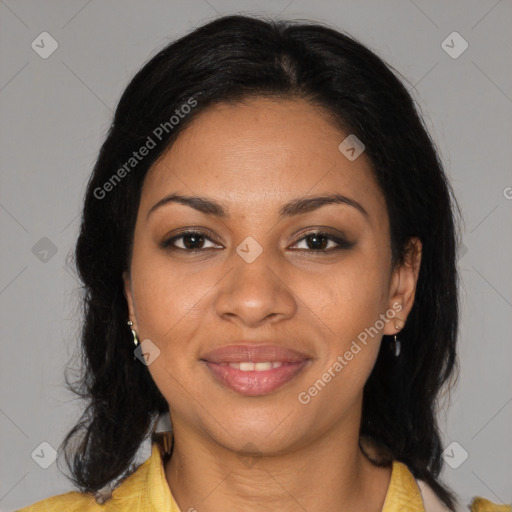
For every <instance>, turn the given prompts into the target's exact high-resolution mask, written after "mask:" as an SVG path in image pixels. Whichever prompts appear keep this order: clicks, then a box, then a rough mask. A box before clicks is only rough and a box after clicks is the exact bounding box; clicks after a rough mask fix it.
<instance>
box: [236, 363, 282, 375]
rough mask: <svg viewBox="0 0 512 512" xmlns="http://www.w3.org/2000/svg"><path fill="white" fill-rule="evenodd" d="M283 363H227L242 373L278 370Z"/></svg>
mask: <svg viewBox="0 0 512 512" xmlns="http://www.w3.org/2000/svg"><path fill="white" fill-rule="evenodd" d="M282 364H283V363H281V362H280V361H265V362H260V363H253V362H250V361H248V362H243V363H229V366H231V368H236V369H237V370H242V371H243V372H252V371H257V372H259V371H264V370H271V369H272V368H279V367H280V366H282Z"/></svg>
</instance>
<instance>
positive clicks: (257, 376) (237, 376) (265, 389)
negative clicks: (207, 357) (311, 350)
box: [205, 360, 308, 396]
mask: <svg viewBox="0 0 512 512" xmlns="http://www.w3.org/2000/svg"><path fill="white" fill-rule="evenodd" d="M205 363H206V366H208V368H209V369H210V370H211V372H212V374H213V376H214V377H215V378H216V379H217V380H218V381H219V382H220V383H221V384H224V385H225V386H227V387H228V388H230V389H232V390H233V391H236V392H238V393H240V394H242V395H246V396H260V395H266V394H268V393H271V392H272V391H275V390H276V389H278V388H280V387H281V386H284V385H285V384H286V383H287V382H289V381H291V380H292V379H293V378H294V377H295V376H296V375H297V374H298V373H300V372H301V371H302V370H303V368H304V367H305V366H306V364H307V363H308V360H304V361H298V362H295V363H283V364H282V365H281V366H279V367H278V368H271V369H270V370H262V371H256V370H253V371H248V372H244V371H242V370H239V369H238V368H233V367H232V366H229V365H220V364H217V363H212V362H210V361H205Z"/></svg>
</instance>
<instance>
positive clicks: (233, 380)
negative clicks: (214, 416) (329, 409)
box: [201, 345, 311, 396]
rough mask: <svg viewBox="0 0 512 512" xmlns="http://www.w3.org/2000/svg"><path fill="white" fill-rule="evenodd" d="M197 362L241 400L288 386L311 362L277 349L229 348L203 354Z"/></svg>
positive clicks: (268, 347)
mask: <svg viewBox="0 0 512 512" xmlns="http://www.w3.org/2000/svg"><path fill="white" fill-rule="evenodd" d="M201 361H203V362H204V363H205V365H206V367H207V368H208V369H209V371H210V374H211V375H212V376H213V378H214V379H215V380H216V381H217V382H219V383H220V384H222V385H223V386H226V387H228V388H230V389H232V390H233V391H236V392H237V393H239V394H242V395H245V396H261V395H266V394H269V393H272V392H273V391H276V390H277V389H279V388H281V387H282V386H284V385H285V384H287V383H288V382H290V381H291V380H292V379H294V378H295V377H296V376H297V375H298V374H299V373H301V372H302V371H303V370H304V368H305V367H306V366H308V365H309V363H310V361H311V359H310V358H309V357H308V356H307V355H305V354H302V353H300V352H297V351H296V350H292V349H287V348H285V347H282V346H277V345H231V346H226V347H221V348H219V349H216V350H214V351H212V352H209V353H208V354H205V355H204V356H203V357H202V358H201Z"/></svg>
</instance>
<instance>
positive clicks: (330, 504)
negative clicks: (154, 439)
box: [165, 424, 391, 512]
mask: <svg viewBox="0 0 512 512" xmlns="http://www.w3.org/2000/svg"><path fill="white" fill-rule="evenodd" d="M175 426H176V424H175ZM251 455H255V454H250V453H249V452H248V453H246V454H243V455H242V454H240V453H237V452H234V451H232V450H229V449H226V448H225V447H223V446H219V445H218V444H216V443H214V442H211V441H209V440H208V439H206V438H205V437H204V436H199V435H195V434H194V433H193V432H191V431H184V430H183V429H180V428H178V429H175V431H174V446H173V453H172V457H171V458H170V459H169V460H168V461H167V463H166V466H165V475H166V479H167V482H168V484H169V487H170V489H171V492H172V494H173V497H174V499H175V500H176V502H177V504H178V506H179V507H180V510H181V511H183V512H188V511H192V512H193V511H194V510H196V511H199V512H219V511H222V510H229V511H233V512H238V511H240V512H242V511H243V512H253V511H258V512H261V511H266V510H268V511H270V510H280V511H282V512H299V511H300V512H303V511H304V510H336V511H340V512H343V511H347V512H348V511H352V510H361V511H363V510H364V511H368V512H378V511H381V510H382V506H383V504H384V500H385V496H386V493H387V489H388V487H389V482H390V477H391V467H385V468H381V467H377V466H374V465H373V464H372V463H371V462H370V461H369V460H368V459H367V458H366V456H365V455H364V454H363V453H362V452H361V450H360V449H359V446H358V437H357V429H354V431H353V432H352V435H349V436H347V435H344V436H341V437H340V433H339V432H337V431H336V430H333V431H331V432H328V433H326V434H325V435H324V436H323V437H322V438H321V439H318V440H316V441H315V442H314V443H311V444H309V445H306V446H302V447H301V448H299V449H296V450H291V449H290V450H288V451H287V452H286V453H282V454H278V455H272V456H253V457H251Z"/></svg>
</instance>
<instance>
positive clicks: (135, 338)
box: [126, 320, 139, 346]
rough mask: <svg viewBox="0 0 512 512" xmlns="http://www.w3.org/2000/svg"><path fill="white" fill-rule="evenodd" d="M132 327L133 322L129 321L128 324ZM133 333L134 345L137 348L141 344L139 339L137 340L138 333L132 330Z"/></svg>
mask: <svg viewBox="0 0 512 512" xmlns="http://www.w3.org/2000/svg"><path fill="white" fill-rule="evenodd" d="M126 323H127V324H128V325H129V326H130V327H131V326H132V325H133V322H132V321H131V320H128V322H126ZM130 330H131V331H132V336H133V344H134V345H135V346H137V345H138V344H139V338H137V333H136V332H135V331H134V330H133V329H130Z"/></svg>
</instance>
